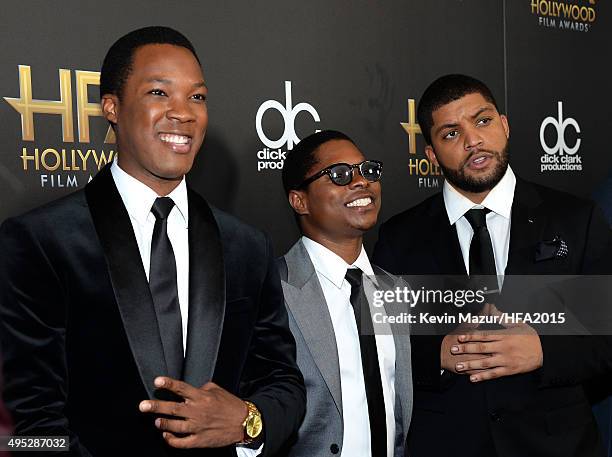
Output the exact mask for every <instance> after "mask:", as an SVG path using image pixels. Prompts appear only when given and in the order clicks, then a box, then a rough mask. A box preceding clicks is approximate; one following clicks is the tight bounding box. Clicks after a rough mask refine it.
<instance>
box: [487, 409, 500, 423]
mask: <svg viewBox="0 0 612 457" xmlns="http://www.w3.org/2000/svg"><path fill="white" fill-rule="evenodd" d="M489 417H490V418H491V421H493V422H500V421H501V420H502V418H501V415H500V414H499V413H497V412H495V411H493V412H492V413H491V414H489Z"/></svg>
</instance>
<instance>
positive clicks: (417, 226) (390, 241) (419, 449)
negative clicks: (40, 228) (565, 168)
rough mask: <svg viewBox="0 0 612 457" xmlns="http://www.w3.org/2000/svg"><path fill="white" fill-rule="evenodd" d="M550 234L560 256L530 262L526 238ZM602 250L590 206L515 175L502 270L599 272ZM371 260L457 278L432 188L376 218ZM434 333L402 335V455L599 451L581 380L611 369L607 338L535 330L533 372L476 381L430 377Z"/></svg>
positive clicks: (600, 226)
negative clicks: (409, 384)
mask: <svg viewBox="0 0 612 457" xmlns="http://www.w3.org/2000/svg"><path fill="white" fill-rule="evenodd" d="M555 236H560V237H561V239H563V240H564V241H566V243H567V245H568V247H569V255H568V256H567V257H566V258H564V259H550V260H546V261H542V262H536V261H535V250H536V244H537V243H538V242H539V241H542V240H551V239H553V238H554V237H555ZM611 256H612V242H611V237H610V230H609V228H608V227H607V225H606V224H605V222H604V220H603V218H602V216H601V214H600V213H599V211H597V210H596V208H595V206H594V205H593V203H591V202H588V201H585V200H581V199H578V198H577V197H574V196H571V195H568V194H564V193H561V192H557V191H554V190H552V189H549V188H545V187H542V186H538V185H535V184H531V183H528V182H526V181H523V180H520V179H518V180H517V184H516V189H515V195H514V202H513V206H512V216H511V229H510V250H509V255H508V264H507V268H506V271H505V273H506V274H507V275H512V274H516V275H517V274H521V275H537V274H539V275H551V274H587V273H592V274H596V273H597V274H603V273H606V274H609V273H610V259H611V258H612V257H611ZM374 261H375V262H376V263H377V264H378V265H380V266H381V267H383V268H385V269H387V270H388V271H390V272H392V273H395V274H413V275H417V274H456V275H465V274H466V271H465V266H464V262H463V257H462V254H461V250H460V246H459V240H458V237H457V232H456V229H455V227H454V226H451V225H450V224H449V221H448V217H447V214H446V209H445V206H444V200H443V197H442V193H438V194H436V195H434V196H433V197H430V198H428V199H427V200H425V201H424V202H422V203H421V204H419V205H417V206H416V207H414V208H412V209H410V210H408V211H405V212H403V213H401V214H399V215H397V216H395V217H393V218H391V219H390V220H389V221H387V222H386V223H385V224H383V225H382V226H381V229H380V238H379V241H378V243H377V245H376V248H375V253H374ZM442 338H443V337H441V336H414V337H413V338H412V351H413V354H412V361H413V378H414V379H413V380H414V388H415V391H414V410H413V419H412V425H411V431H410V436H409V446H408V447H409V450H410V452H411V454H410V455H411V456H413V457H421V456H426V457H438V456H440V457H441V456H448V455H455V456H470V457H474V456H482V457H491V456H495V455H498V456H500V457H506V456H508V457H510V456H512V457H516V456H527V455H528V456H529V457H536V456H555V457H562V456H567V457H570V456H580V457H587V456H600V455H603V454H602V451H601V448H600V440H599V436H598V432H597V429H596V426H595V422H594V420H593V416H592V414H591V410H590V407H589V403H588V400H587V397H586V395H585V391H584V389H583V387H582V383H583V382H584V381H585V380H587V379H589V378H591V377H593V376H595V375H597V374H600V373H601V372H604V371H607V370H610V368H611V367H612V344H611V342H610V338H609V337H601V336H599V337H579V336H576V337H567V336H565V337H555V336H542V337H541V342H542V349H543V353H544V365H543V367H542V368H540V369H539V370H536V371H535V372H532V373H526V374H522V375H515V376H510V377H505V378H500V379H496V380H490V381H485V382H482V383H478V384H472V383H470V382H469V379H468V377H467V376H466V375H455V374H452V373H446V374H445V375H444V376H441V375H440V345H441V342H442ZM441 435H443V436H444V439H439V437H440V436H441Z"/></svg>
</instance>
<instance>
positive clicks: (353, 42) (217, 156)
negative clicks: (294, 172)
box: [0, 0, 612, 254]
mask: <svg viewBox="0 0 612 457" xmlns="http://www.w3.org/2000/svg"><path fill="white" fill-rule="evenodd" d="M2 7H3V8H2V9H3V11H2V32H1V34H2V35H1V42H2V48H1V50H0V56H1V57H2V58H1V59H0V68H1V70H0V221H2V220H4V219H5V218H6V217H9V216H12V215H16V214H19V213H22V212H24V211H26V210H28V209H30V208H32V207H34V206H37V205H39V204H41V203H43V202H46V201H49V200H52V199H55V198H57V197H59V196H61V195H63V194H65V193H67V192H70V191H71V190H73V189H74V187H72V186H74V185H78V186H79V187H81V186H83V185H84V184H85V183H86V182H87V180H88V179H89V176H90V175H91V174H95V172H96V171H97V168H98V167H97V165H96V162H95V157H99V154H100V153H101V151H102V150H103V151H104V154H105V157H108V155H109V152H110V151H114V145H113V144H108V143H106V144H105V143H104V139H105V135H106V131H107V125H106V124H105V121H104V120H103V119H102V118H101V117H95V116H94V117H90V118H89V121H88V122H82V123H81V125H79V111H80V112H81V113H83V112H85V111H86V110H83V109H79V93H80V94H81V100H84V101H86V102H88V103H90V104H94V103H96V102H97V101H98V96H97V86H96V85H95V84H90V85H89V86H84V87H86V90H81V91H80V92H79V88H78V83H79V82H82V81H85V80H86V78H87V77H90V78H92V81H95V78H96V73H93V74H87V73H82V72H84V71H89V72H97V71H99V68H100V65H101V61H102V58H103V56H104V54H105V52H106V50H107V49H108V47H109V46H110V44H112V42H114V41H115V40H116V39H117V38H118V37H119V36H121V35H123V34H124V33H126V32H128V31H130V30H133V29H135V28H138V27H141V26H145V25H155V24H159V25H168V26H171V27H175V28H177V29H178V30H180V31H182V32H183V33H185V34H186V35H187V36H188V37H189V38H190V39H191V40H192V41H193V43H194V45H195V47H196V49H197V50H198V53H199V55H200V58H201V60H202V63H203V67H204V72H205V77H206V80H207V83H208V85H209V89H210V93H209V115H210V124H209V130H208V133H207V137H206V140H205V143H204V146H203V147H202V150H201V152H200V155H199V157H198V158H197V160H196V164H195V167H194V169H193V170H192V172H191V173H190V176H189V177H188V179H189V181H190V183H191V185H192V186H193V187H194V188H196V189H197V190H199V191H200V192H202V193H203V194H204V195H205V196H206V197H207V198H208V200H209V201H211V202H212V203H214V204H215V205H217V206H219V207H221V208H223V209H226V210H229V211H230V212H232V213H234V214H236V215H238V216H239V217H241V218H242V219H244V220H246V221H248V222H250V223H252V224H254V225H256V226H259V227H261V228H263V229H265V230H266V231H267V232H268V233H270V235H271V236H272V239H273V240H274V244H275V248H276V250H277V253H278V254H282V253H283V252H284V251H285V250H286V249H287V248H288V247H289V246H290V245H291V244H292V243H293V242H294V240H295V239H296V237H297V229H296V227H295V226H294V221H293V218H292V217H291V212H290V211H289V208H288V205H287V202H286V199H285V196H284V193H283V191H282V186H281V180H280V171H279V170H278V169H269V167H276V166H278V163H277V162H278V160H274V159H270V160H265V159H264V160H261V159H260V158H258V152H259V151H264V153H265V152H266V150H265V148H268V149H274V150H277V149H279V147H278V146H274V147H271V148H270V147H269V146H267V145H266V143H265V141H264V139H262V138H260V136H259V134H258V132H257V128H256V117H257V112H258V110H259V109H260V107H261V106H262V104H264V103H265V102H267V101H270V100H272V101H277V102H278V103H280V105H282V107H283V110H284V109H285V107H287V106H288V102H287V98H286V92H285V91H286V87H288V86H290V89H291V98H292V103H290V106H289V108H290V109H289V110H287V112H285V117H283V115H282V114H281V112H280V111H279V110H277V109H275V108H272V109H268V110H267V111H265V113H264V114H263V117H262V120H261V128H262V131H263V133H264V135H265V136H266V137H267V138H269V139H270V140H277V139H280V138H281V137H282V136H283V132H286V133H291V131H292V129H293V128H294V129H295V132H296V135H297V136H298V138H301V137H303V136H305V135H307V134H309V133H311V132H313V131H314V130H315V129H324V128H333V129H338V130H342V131H344V132H346V133H348V134H349V135H350V136H352V137H353V138H354V139H355V140H356V142H357V144H358V145H359V146H360V147H361V149H362V150H363V151H364V153H365V155H366V156H368V157H370V158H376V159H381V160H383V161H384V162H385V176H384V180H383V210H382V214H381V220H384V219H387V218H388V217H389V216H391V215H393V214H395V213H397V212H399V211H400V210H402V209H405V208H407V207H409V206H412V205H414V204H416V203H418V202H419V201H421V200H422V199H423V198H425V197H426V196H428V195H429V194H430V193H432V192H435V191H437V190H438V189H439V188H440V185H441V179H440V176H439V175H438V174H437V171H436V170H432V169H430V167H429V164H428V163H427V162H426V161H425V160H424V153H423V146H424V145H423V140H422V137H421V136H420V135H416V144H415V147H413V148H410V146H409V135H408V134H407V130H405V129H404V128H403V127H402V125H401V123H410V116H409V99H413V100H416V101H417V102H418V97H419V95H420V94H421V93H422V91H423V89H424V88H425V87H426V86H427V85H428V83H429V82H431V81H432V80H433V79H434V78H436V77H438V76H440V75H441V74H444V73H450V72H461V73H467V74H471V75H473V76H476V77H478V78H480V79H482V80H484V81H485V82H486V83H488V84H489V85H490V87H491V88H492V89H493V91H494V93H495V95H496V97H497V98H498V102H499V104H500V105H501V107H502V109H503V110H505V111H507V113H508V115H509V119H510V125H511V163H512V166H513V168H514V169H515V171H516V172H517V173H518V174H520V175H522V176H524V177H526V178H529V179H532V180H534V181H537V182H540V183H544V184H547V185H550V186H552V187H556V188H560V189H563V190H566V191H569V192H572V193H575V194H579V195H590V193H591V192H592V190H593V188H594V187H595V186H596V185H597V183H598V182H600V181H601V180H603V179H604V177H605V176H606V175H607V173H608V170H609V169H610V167H611V165H612V158H610V157H609V154H607V151H606V146H607V143H608V142H607V141H606V139H607V133H608V131H609V130H610V128H611V127H612V125H611V122H610V121H611V118H612V115H611V113H610V108H609V99H610V95H609V92H608V91H607V86H608V85H607V81H606V79H607V77H608V76H607V73H606V71H605V67H606V64H605V60H606V59H607V56H608V54H609V50H608V45H609V43H610V38H611V35H612V29H611V28H610V25H611V21H610V16H609V11H610V6H609V5H608V4H606V2H603V1H596V0H539V1H538V0H507V1H502V0H427V1H420V0H387V1H384V2H383V1H373V0H368V1H366V0H350V1H349V0H335V1H328V0H311V1H309V2H298V1H285V0H283V1H281V0H268V1H266V2H245V1H235V0H226V1H224V2H201V1H195V0H190V1H181V2H168V1H161V0H147V1H144V0H142V1H130V2H124V1H117V0H110V1H109V0H107V1H105V2H83V1H76V0H63V1H61V2H49V1H42V0H41V1H5V2H3V5H2ZM559 11H560V12H559ZM566 13H567V14H568V15H569V19H564V18H563V17H559V16H554V14H557V15H559V14H560V15H561V16H563V15H564V14H566ZM572 16H574V17H572ZM553 21H554V24H553ZM19 66H28V67H29V68H30V75H31V94H29V96H28V94H27V93H23V94H22V93H21V92H20V87H21V86H24V87H26V86H27V84H25V83H27V78H26V77H25V76H24V75H25V73H24V67H22V70H21V73H22V78H21V86H20V70H19ZM60 69H63V70H65V71H64V72H63V74H64V78H65V82H64V87H65V90H64V95H65V97H68V96H70V95H71V97H72V100H71V104H72V106H71V107H68V108H66V109H65V110H64V118H62V116H60V115H57V114H44V113H40V112H38V111H41V107H42V109H46V108H48V107H49V106H51V105H49V104H45V103H42V104H37V102H36V100H42V101H53V100H55V101H58V100H60V77H59V73H60ZM26 71H27V69H26ZM68 82H70V88H69V89H70V90H68ZM26 88H27V87H26ZM28 98H29V99H33V100H35V101H34V102H32V103H27V99H28ZM11 99H17V100H11ZM64 100H66V98H64ZM69 101H70V100H69ZM559 102H561V107H562V110H563V118H562V119H561V122H560V123H559V121H558V118H559V114H558V111H559ZM300 103H306V104H308V105H310V107H305V106H304V105H299V104H300ZM65 105H66V106H68V102H66V104H65ZM268 105H269V104H268ZM280 105H276V106H280ZM88 106H89V109H90V111H91V110H95V105H88ZM266 106H267V105H264V108H265V107H266ZM15 108H18V109H19V110H21V111H22V112H24V113H26V115H25V116H23V124H24V126H26V127H27V124H28V117H29V116H28V114H27V113H28V110H29V112H34V114H32V115H31V116H32V120H33V122H32V125H33V127H34V135H33V138H31V137H30V138H31V139H28V137H27V136H26V138H25V139H24V135H23V133H22V116H20V115H19V112H18V111H17V110H16V109H15ZM291 108H293V114H295V122H292V121H291V119H290V117H291ZM302 108H307V109H308V110H310V112H309V111H306V110H304V109H302ZM51 109H57V107H54V108H51ZM70 116H72V121H73V127H72V135H73V137H74V140H70V138H68V139H67V140H65V139H64V138H63V136H62V122H64V124H67V123H69V118H70ZM548 117H552V118H554V119H555V121H554V122H553V121H551V120H550V119H549V120H548V121H547V126H546V129H545V130H544V142H545V145H547V147H548V148H549V151H551V150H553V152H552V153H550V154H548V153H546V152H545V150H544V146H543V145H542V144H541V139H540V127H541V125H542V122H543V121H544V119H546V118H548ZM315 118H318V119H319V121H318V122H317V121H316V120H315ZM570 118H571V119H574V120H575V122H576V124H577V125H578V128H579V129H580V132H579V133H578V132H576V128H575V127H574V126H573V125H570V124H568V123H567V122H566V121H567V120H568V119H570ZM285 121H287V122H285ZM563 122H565V124H566V125H565V129H564V131H562V132H561V134H562V135H561V136H562V137H563V138H564V141H562V142H560V141H558V137H559V130H560V129H557V128H556V126H555V123H559V124H560V125H563ZM85 125H89V126H90V136H89V138H86V135H85V133H84V132H85V127H84V126H85ZM413 127H414V126H413ZM67 131H68V132H70V129H67ZM26 133H27V132H26ZM287 138H289V137H285V139H287ZM577 140H580V144H579V147H578V149H577V151H576V152H574V153H573V154H572V153H571V152H568V150H569V149H571V148H572V147H573V146H574V145H575V144H576V142H577ZM281 142H283V143H284V144H282V145H281V146H280V149H281V153H282V152H284V151H287V148H288V147H289V145H288V144H287V142H286V141H281ZM555 145H557V146H560V147H556V148H555ZM36 149H38V161H37V160H36ZM62 149H65V151H66V152H65V156H66V159H67V160H65V161H64V162H65V163H63V162H62V159H61V155H62ZM411 149H412V150H411ZM73 150H74V153H73V152H72V151H73ZM88 150H93V151H95V156H94V152H90V153H89V155H88V156H87V161H86V162H85V163H86V166H87V169H86V170H85V171H83V167H84V166H83V160H81V159H80V155H79V151H80V152H81V154H82V155H83V156H85V155H86V154H87V151H88ZM45 151H46V152H45ZM73 154H74V160H73V159H72V156H73ZM262 154H263V153H262V152H259V155H262ZM568 156H569V157H572V158H571V159H570V160H573V161H574V162H573V164H574V166H575V165H576V164H577V163H578V162H576V161H577V160H579V161H580V163H579V165H580V168H581V169H580V170H572V171H564V170H547V171H544V172H542V171H541V160H542V157H544V158H545V159H547V160H558V161H559V163H560V164H562V163H563V162H562V160H567V159H565V158H564V157H568ZM58 157H59V161H58ZM37 162H38V163H37ZM36 165H38V169H36ZM258 167H259V168H261V167H268V169H263V170H261V171H258ZM54 168H55V169H54ZM77 168H78V169H77ZM68 184H70V185H71V187H68ZM62 186H63V187H62ZM375 237H376V233H371V234H370V235H369V236H368V237H367V239H366V245H367V246H368V247H369V248H371V247H372V245H373V242H374V241H375ZM415 242H418V240H415Z"/></svg>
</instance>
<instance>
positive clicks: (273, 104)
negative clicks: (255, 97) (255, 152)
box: [255, 81, 320, 150]
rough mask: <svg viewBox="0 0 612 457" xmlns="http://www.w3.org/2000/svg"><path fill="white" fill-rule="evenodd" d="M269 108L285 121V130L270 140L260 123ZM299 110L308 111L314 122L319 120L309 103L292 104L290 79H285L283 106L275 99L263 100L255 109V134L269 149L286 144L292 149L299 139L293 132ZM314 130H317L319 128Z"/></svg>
mask: <svg viewBox="0 0 612 457" xmlns="http://www.w3.org/2000/svg"><path fill="white" fill-rule="evenodd" d="M270 109H275V110H277V111H278V112H279V113H280V114H281V116H283V120H284V122H285V130H284V131H283V134H282V136H281V137H280V138H279V139H278V140H271V139H270V138H268V137H267V135H266V134H265V132H264V131H263V127H262V125H261V121H262V119H263V116H264V114H265V113H266V111H268V110H270ZM301 111H306V112H307V113H310V115H311V116H312V118H313V119H314V121H315V122H320V119H319V114H318V113H317V110H316V109H314V107H313V106H312V105H311V104H309V103H298V104H297V105H295V106H293V99H292V97H291V81H285V106H283V105H281V104H280V103H279V102H277V101H276V100H268V101H265V102H263V103H262V104H261V106H260V107H259V109H258V110H257V114H256V116H255V128H256V129H257V135H259V139H260V140H261V142H262V143H263V144H265V145H266V146H268V147H269V148H271V149H279V148H281V147H282V146H284V145H285V144H286V145H287V149H288V150H292V149H293V146H294V145H296V144H297V143H299V142H300V139H299V138H298V137H297V135H296V133H295V117H296V116H297V115H298V113H300V112H301ZM316 131H317V132H318V131H319V130H316Z"/></svg>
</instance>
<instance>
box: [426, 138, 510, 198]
mask: <svg viewBox="0 0 612 457" xmlns="http://www.w3.org/2000/svg"><path fill="white" fill-rule="evenodd" d="M478 152H486V153H488V154H491V156H492V157H493V158H495V159H497V163H496V165H495V167H494V168H493V170H491V171H490V172H489V174H488V175H486V176H468V175H466V174H465V168H466V165H467V163H468V161H469V160H470V159H471V158H472V156H473V155H474V154H476V152H473V153H472V154H470V155H469V156H468V157H467V158H466V159H465V160H464V161H463V163H462V164H461V166H460V167H459V168H458V169H454V168H448V167H446V166H444V165H443V164H442V162H440V161H439V160H438V165H439V166H440V168H441V169H442V172H443V173H444V178H445V179H446V180H447V181H448V182H449V183H450V184H452V185H453V186H454V187H456V188H458V189H461V190H463V191H465V192H470V193H474V194H479V193H481V192H486V191H488V190H491V189H493V188H494V187H495V186H496V185H497V183H498V182H499V181H500V180H501V179H502V178H503V177H504V175H505V174H506V170H507V169H508V160H509V157H508V155H509V154H508V143H506V146H504V149H503V150H502V151H501V152H499V151H489V150H486V149H480V150H479V151H478Z"/></svg>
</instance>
